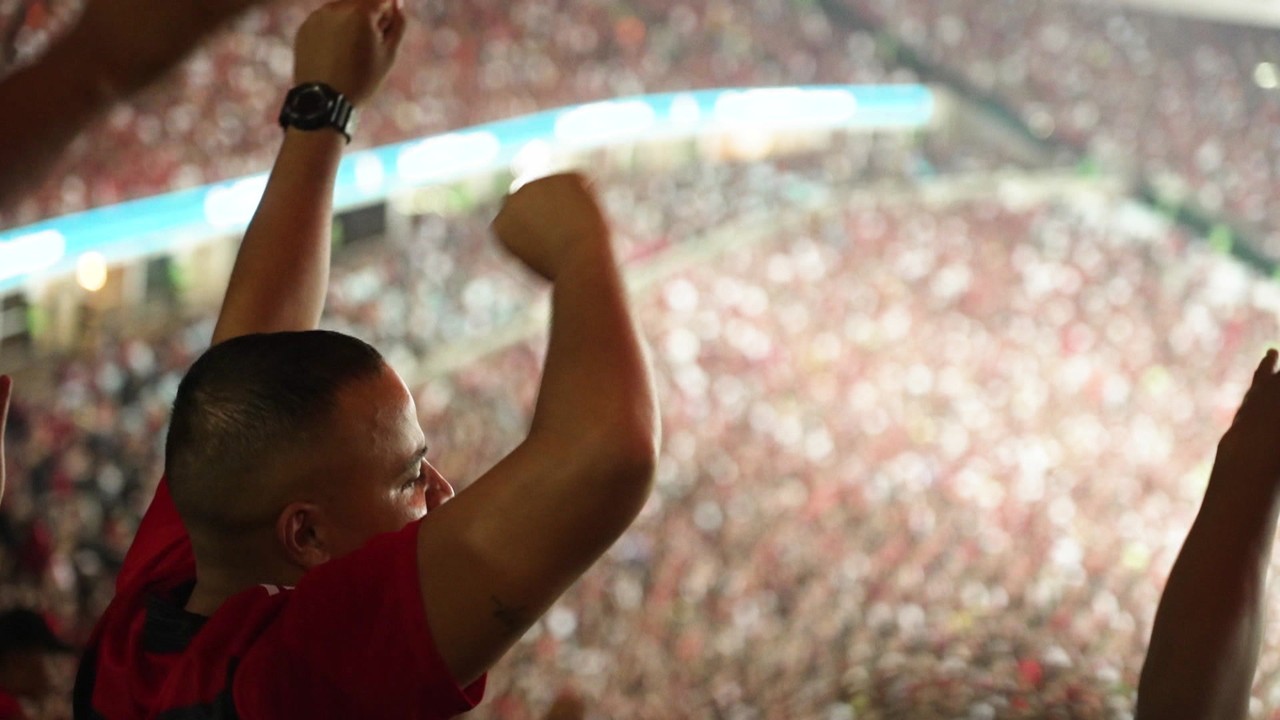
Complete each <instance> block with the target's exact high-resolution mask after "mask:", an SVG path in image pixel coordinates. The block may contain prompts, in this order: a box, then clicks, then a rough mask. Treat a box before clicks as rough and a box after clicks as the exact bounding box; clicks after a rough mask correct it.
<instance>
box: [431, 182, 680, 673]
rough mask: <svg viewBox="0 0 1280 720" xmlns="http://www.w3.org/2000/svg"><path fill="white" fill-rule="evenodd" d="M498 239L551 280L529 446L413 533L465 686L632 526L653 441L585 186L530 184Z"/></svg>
mask: <svg viewBox="0 0 1280 720" xmlns="http://www.w3.org/2000/svg"><path fill="white" fill-rule="evenodd" d="M493 230H494V233H495V235H496V236H497V238H498V240H499V241H500V242H501V243H502V244H503V245H504V246H505V247H506V248H507V249H508V250H510V251H511V252H512V254H514V255H515V256H516V257H517V258H519V259H520V260H521V261H522V262H523V263H524V264H525V265H527V266H528V267H529V268H531V269H532V270H534V271H535V272H537V273H538V274H540V275H542V276H543V277H544V278H546V279H548V280H550V281H551V282H552V283H553V290H552V319H551V335H550V339H549V342H548V348H547V359H546V367H545V369H544V372H543V377H542V386H541V389H540V391H539V394H538V402H537V406H536V408H535V411H534V416H533V421H532V425H531V428H530V430H529V434H528V437H527V439H526V440H525V441H524V442H523V443H521V444H520V445H519V446H518V447H517V448H516V449H515V450H514V451H513V452H512V453H511V454H510V455H508V456H507V457H506V458H505V459H503V460H502V461H501V462H499V463H498V465H497V466H495V467H494V468H493V469H492V470H490V471H489V472H488V473H486V474H485V475H484V476H483V477H481V478H480V479H479V480H477V481H476V483H475V484H474V485H473V486H471V487H470V488H468V489H467V490H466V491H464V492H462V493H460V494H459V495H458V497H456V498H454V499H453V500H452V501H451V502H449V503H447V504H445V505H444V506H442V507H441V508H440V509H438V510H434V511H432V513H431V514H430V515H429V516H428V517H427V518H426V519H425V520H423V521H422V523H421V526H420V529H419V545H418V565H419V578H420V582H421V584H422V595H423V603H424V605H425V607H426V611H427V622H428V624H429V626H430V628H431V633H432V635H433V637H434V638H435V641H436V645H437V647H438V649H439V651H440V653H441V656H442V657H443V658H444V660H445V662H446V664H447V665H448V667H449V669H450V670H451V671H452V672H453V673H454V677H455V678H456V679H457V680H458V681H459V682H460V683H463V684H464V685H465V684H466V683H470V682H471V681H473V680H475V679H476V678H477V677H479V676H480V675H481V674H482V673H484V672H485V671H486V670H488V669H489V667H491V666H492V665H493V663H494V662H496V661H497V660H498V658H500V657H501V656H502V655H503V653H505V652H506V651H507V649H508V648H510V647H511V645H512V644H513V643H514V642H516V640H518V639H519V638H520V636H521V635H522V634H524V632H525V630H526V629H528V627H529V626H530V625H531V624H532V623H533V622H534V621H535V620H537V619H538V617H540V616H541V615H542V613H543V612H545V611H546V610H547V608H548V607H550V605H551V604H552V603H553V602H554V601H555V600H556V598H558V597H559V596H560V594H561V593H563V592H564V591H565V589H566V588H568V587H569V585H570V584H571V583H573V582H574V580H576V579H577V578H578V577H579V576H580V575H581V574H582V573H583V572H584V571H585V570H586V569H587V568H588V567H589V566H590V565H591V564H592V563H593V562H595V560H596V559H597V558H599V557H600V555H601V554H603V553H604V551H605V550H606V549H607V548H608V547H609V546H610V545H611V544H612V543H613V542H614V541H615V540H616V539H617V538H618V536H619V535H621V534H622V532H623V531H624V530H625V529H626V528H627V526H628V525H630V524H631V522H632V521H633V520H634V519H635V517H636V515H637V514H638V513H639V511H640V509H641V508H642V507H643V505H644V503H645V501H646V499H647V498H648V495H649V491H650V488H651V486H652V476H653V470H654V465H655V462H656V456H657V448H658V445H659V435H660V432H659V429H658V409H657V403H656V400H655V395H654V390H653V386H652V380H651V378H650V374H649V367H648V361H647V358H646V355H645V351H644V348H643V345H642V342H641V339H640V337H639V334H638V333H637V330H636V327H635V323H634V321H633V320H632V318H631V313H630V312H629V310H628V307H627V300H626V291H625V288H624V286H623V281H622V277H621V274H620V272H619V271H618V268H617V266H616V258H615V256H614V252H613V249H612V247H611V238H610V231H609V227H608V224H607V222H606V220H605V218H604V216H603V213H602V211H601V210H600V207H599V205H598V204H597V202H596V199H595V197H594V196H593V193H592V192H591V190H590V188H589V187H588V186H587V184H586V181H585V180H584V179H583V178H582V177H580V176H578V175H558V176H554V177H550V178H545V179H542V180H537V181H535V182H532V183H530V184H528V185H526V186H525V187H523V188H522V189H521V190H519V191H518V192H516V193H515V194H514V195H512V196H511V197H509V198H508V199H507V202H506V204H505V205H504V207H503V208H502V211H501V212H500V213H499V215H498V217H497V219H496V220H495V221H494V224H493Z"/></svg>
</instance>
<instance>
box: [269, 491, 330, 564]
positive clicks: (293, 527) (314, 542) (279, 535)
mask: <svg viewBox="0 0 1280 720" xmlns="http://www.w3.org/2000/svg"><path fill="white" fill-rule="evenodd" d="M326 529H327V528H326V525H325V523H324V512H323V511H322V510H321V509H320V507H319V506H317V505H315V504H314V503H309V502H294V503H290V504H289V505H288V506H287V507H285V509H284V510H282V511H281V512H280V517H279V518H277V519H276V541H277V542H278V543H279V544H280V547H281V548H282V549H283V550H284V553H285V558H286V559H287V560H288V561H289V562H290V563H291V564H293V565H296V566H297V567H298V568H300V569H302V570H310V569H311V568H313V567H315V566H317V565H323V564H324V563H326V562H329V559H330V558H331V550H330V548H329V544H328V542H327V540H328V538H327V537H326V535H327V533H326Z"/></svg>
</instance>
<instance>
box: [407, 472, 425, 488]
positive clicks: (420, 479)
mask: <svg viewBox="0 0 1280 720" xmlns="http://www.w3.org/2000/svg"><path fill="white" fill-rule="evenodd" d="M426 479H427V474H426V473H425V472H419V473H418V476H417V477H415V478H413V479H412V480H410V481H409V482H407V483H405V484H404V486H403V487H402V488H401V489H402V490H410V489H412V488H414V487H416V486H418V485H421V484H422V483H424V482H425V481H426Z"/></svg>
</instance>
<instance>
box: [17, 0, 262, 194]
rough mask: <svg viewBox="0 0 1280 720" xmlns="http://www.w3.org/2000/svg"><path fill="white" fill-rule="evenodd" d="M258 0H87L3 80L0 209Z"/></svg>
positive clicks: (32, 188)
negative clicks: (100, 121) (58, 34)
mask: <svg viewBox="0 0 1280 720" xmlns="http://www.w3.org/2000/svg"><path fill="white" fill-rule="evenodd" d="M262 1H263V0H217V1H215V2H174V0H88V3H87V4H86V6H85V9H84V14H83V15H82V16H81V18H80V20H79V21H78V22H77V23H76V25H75V26H74V27H73V28H72V29H71V30H70V31H69V32H68V33H67V34H66V35H65V36H63V37H62V38H61V39H59V40H58V41H56V42H55V43H54V45H53V46H52V47H51V48H50V49H49V51H48V52H47V53H45V55H44V56H43V57H41V58H39V59H38V60H36V61H35V62H34V63H32V64H31V65H28V66H27V67H24V68H22V69H19V70H18V71H17V72H14V73H13V74H11V75H9V76H8V77H5V78H4V79H3V80H0V107H3V108H6V111H5V112H3V113H0V138H4V141H3V142H0V210H3V209H4V208H6V207H8V206H9V205H10V204H11V203H13V202H15V201H16V200H17V199H18V198H19V197H20V196H21V195H22V194H23V193H26V192H29V191H31V190H34V189H35V188H37V187H39V185H40V183H41V182H42V181H43V180H44V179H45V177H46V176H47V175H48V174H49V172H50V171H51V170H52V169H53V168H54V166H55V165H56V164H57V162H58V160H59V159H60V158H61V157H62V151H63V150H64V149H65V148H66V147H67V145H69V144H70V143H71V141H72V140H74V139H75V137H76V136H77V135H79V134H80V133H81V132H82V131H83V130H85V128H87V127H88V126H89V124H90V123H92V122H93V121H94V120H95V119H97V118H98V117H99V116H101V115H102V114H103V113H105V112H106V111H107V110H108V109H110V108H111V106H112V105H114V104H115V103H116V102H118V101H121V100H126V99H128V98H130V97H132V96H133V95H135V94H137V92H138V91H140V90H142V89H143V88H145V87H147V86H148V85H151V84H152V83H153V82H155V81H156V80H158V79H159V78H161V77H163V76H164V75H165V74H166V73H167V72H168V71H169V70H170V69H172V68H173V67H174V66H175V65H177V64H178V63H179V62H181V61H182V60H183V59H184V58H185V57H187V55H188V54H189V53H190V52H191V50H192V49H193V48H195V47H196V46H197V45H198V44H199V43H200V42H201V41H202V40H204V39H205V38H206V37H208V36H209V35H210V34H212V33H213V32H214V31H216V30H218V29H219V28H221V27H223V26H224V25H225V24H226V23H227V22H228V21H229V20H231V19H232V18H234V17H236V16H238V15H240V14H241V13H242V12H243V11H244V10H246V9H247V8H250V7H252V6H254V5H256V4H258V3H259V2H262Z"/></svg>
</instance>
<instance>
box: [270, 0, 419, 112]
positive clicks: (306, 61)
mask: <svg viewBox="0 0 1280 720" xmlns="http://www.w3.org/2000/svg"><path fill="white" fill-rule="evenodd" d="M404 28H405V17H404V12H403V9H402V7H401V1H400V0H336V1H335V2H331V3H328V4H327V5H323V6H321V7H320V8H319V9H318V10H316V11H315V12H313V13H311V16H310V17H308V18H307V20H306V22H304V23H302V28H301V29H299V30H298V39H297V42H296V43H295V45H294V71H293V79H294V81H295V82H296V83H298V84H301V83H310V82H320V83H325V84H326V85H329V86H331V87H333V88H334V89H335V90H337V91H338V92H340V93H342V94H343V95H345V96H346V97H347V100H349V101H350V102H351V104H353V105H359V104H360V103H362V102H363V101H365V100H368V99H369V98H370V97H372V96H373V94H374V93H375V92H376V91H377V90H378V86H379V85H381V84H382V80H383V78H385V77H386V76H387V73H388V72H389V71H390V70H391V65H392V64H393V63H394V62H395V59H396V51H397V50H399V48H400V40H401V39H402V38H403V37H404Z"/></svg>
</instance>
